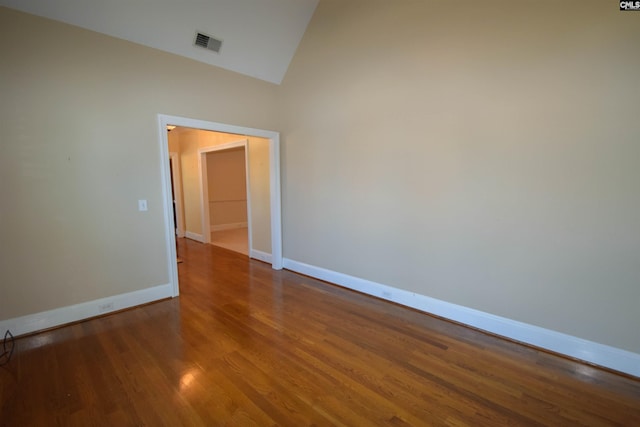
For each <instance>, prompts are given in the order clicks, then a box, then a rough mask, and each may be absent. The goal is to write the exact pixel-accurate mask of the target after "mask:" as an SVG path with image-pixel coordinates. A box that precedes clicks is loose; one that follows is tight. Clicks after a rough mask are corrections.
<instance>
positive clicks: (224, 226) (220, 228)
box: [209, 222, 249, 231]
mask: <svg viewBox="0 0 640 427" xmlns="http://www.w3.org/2000/svg"><path fill="white" fill-rule="evenodd" d="M248 226H249V224H248V223H246V222H230V223H228V224H217V225H213V224H211V225H209V229H210V230H211V231H223V230H235V229H236V228H248Z"/></svg>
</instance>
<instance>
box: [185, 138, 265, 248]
mask: <svg viewBox="0 0 640 427" xmlns="http://www.w3.org/2000/svg"><path fill="white" fill-rule="evenodd" d="M248 142H249V141H248V140H247V139H244V140H241V141H237V142H230V143H226V144H222V145H218V146H213V147H207V148H201V149H199V150H198V154H199V156H200V157H199V161H200V165H201V168H200V169H201V171H202V177H201V180H202V186H201V189H202V196H201V197H202V199H203V203H202V218H203V221H202V225H203V230H204V236H205V237H206V238H207V239H206V240H207V241H208V242H209V243H211V244H212V245H215V246H220V247H223V248H226V249H230V250H232V251H235V252H240V253H242V254H244V255H249V248H251V247H253V244H252V239H251V237H252V235H253V233H252V227H251V225H252V222H253V221H250V219H251V218H252V216H251V200H252V197H251V185H250V183H251V178H250V176H249V170H250V162H249V150H248ZM254 188H255V186H254ZM258 190H259V188H258Z"/></svg>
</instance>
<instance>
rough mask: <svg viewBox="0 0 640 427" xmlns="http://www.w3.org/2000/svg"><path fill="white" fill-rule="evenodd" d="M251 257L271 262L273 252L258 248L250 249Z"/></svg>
mask: <svg viewBox="0 0 640 427" xmlns="http://www.w3.org/2000/svg"><path fill="white" fill-rule="evenodd" d="M249 258H253V259H257V260H259V261H262V262H266V263H267V264H271V258H272V256H271V254H268V253H266V252H262V251H259V250H256V249H251V250H250V251H249Z"/></svg>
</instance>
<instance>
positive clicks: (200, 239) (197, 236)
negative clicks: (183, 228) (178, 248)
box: [184, 231, 207, 243]
mask: <svg viewBox="0 0 640 427" xmlns="http://www.w3.org/2000/svg"><path fill="white" fill-rule="evenodd" d="M184 237H186V238H187V239H191V240H195V241H196V242H200V243H207V242H206V241H205V240H204V236H203V235H202V234H198V233H193V232H191V231H187V232H185V233H184Z"/></svg>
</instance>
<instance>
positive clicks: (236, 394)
mask: <svg viewBox="0 0 640 427" xmlns="http://www.w3.org/2000/svg"><path fill="white" fill-rule="evenodd" d="M180 254H181V257H182V258H183V259H184V262H183V263H182V264H180V266H179V274H180V286H181V296H180V298H175V299H173V300H165V301H161V302H158V303H155V304H150V305H147V306H144V307H139V308H135V309H132V310H128V311H125V312H121V313H117V314H113V315H110V316H105V317H102V318H98V319H93V320H90V321H86V322H82V323H77V324H74V325H70V326H66V327H63V328H59V329H55V330H51V331H47V332H43V333H40V334H37V335H33V336H30V337H25V338H21V339H18V340H17V341H16V350H15V352H14V355H13V358H12V360H11V362H10V364H9V365H7V366H5V367H3V368H0V399H1V407H0V426H76V425H77V426H92V425H95V426H102V425H104V426H130V425H146V426H182V425H184V426H201V425H202V426H218V425H234V426H273V425H282V426H305V425H317V426H324V425H344V426H372V425H390V426H409V425H413V426H422V425H449V426H464V425H468V426H502V425H523V426H529V425H531V426H540V425H545V426H570V425H588V426H609V425H621V426H639V425H640V381H638V380H634V379H631V378H627V377H624V376H619V375H616V374H613V373H610V372H606V371H603V370H600V369H597V368H594V367H591V366H587V365H583V364H580V363H576V362H573V361H570V360H567V359H563V358H560V357H557V356H553V355H550V354H547V353H544V352H540V351H536V350H535V349H531V348H528V347H524V346H520V345H517V344H514V343H511V342H508V341H504V340H501V339H499V338H496V337H493V336H489V335H485V334H483V333H481V332H478V331H474V330H471V329H468V328H465V327H462V326H460V325H456V324H453V323H449V322H446V321H443V320H441V319H438V318H435V317H431V316H429V315H426V314H423V313H420V312H417V311H414V310H410V309H406V308H403V307H400V306H397V305H394V304H390V303H387V302H384V301H381V300H377V299H375V298H371V297H368V296H365V295H361V294H358V293H355V292H351V291H349V290H346V289H342V288H340V287H337V286H333V285H330V284H326V283H323V282H320V281H317V280H314V279H310V278H308V277H304V276H300V275H297V274H295V273H291V272H287V271H273V270H271V268H270V266H268V265H266V264H263V263H260V262H257V261H250V260H248V259H247V257H246V256H243V255H239V254H237V253H234V252H231V251H228V250H225V249H221V248H216V247H214V246H209V245H203V244H199V243H195V242H192V241H186V240H184V239H181V241H180Z"/></svg>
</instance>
